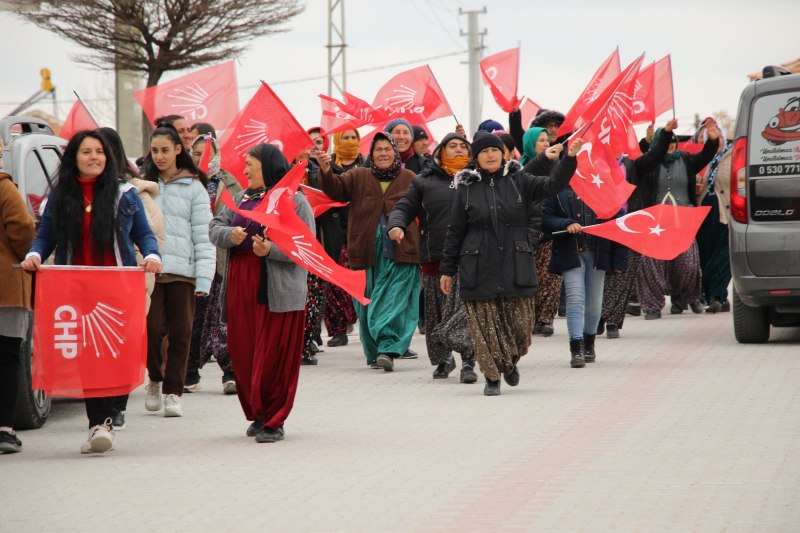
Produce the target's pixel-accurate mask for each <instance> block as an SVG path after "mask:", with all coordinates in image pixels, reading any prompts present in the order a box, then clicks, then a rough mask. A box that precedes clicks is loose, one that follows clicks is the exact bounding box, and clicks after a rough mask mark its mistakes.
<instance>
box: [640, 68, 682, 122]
mask: <svg viewBox="0 0 800 533" xmlns="http://www.w3.org/2000/svg"><path fill="white" fill-rule="evenodd" d="M674 107H675V104H674V98H673V95H672V64H671V60H670V56H666V57H664V58H662V59H660V60H659V61H657V62H655V63H652V64H650V65H647V66H646V67H645V68H643V69H642V70H641V71H639V76H638V77H637V78H636V88H635V90H634V93H633V114H632V116H631V118H632V120H633V123H634V124H646V123H652V122H655V120H656V118H658V117H659V116H660V115H661V114H662V113H664V112H666V111H669V110H670V109H673V108H674Z"/></svg>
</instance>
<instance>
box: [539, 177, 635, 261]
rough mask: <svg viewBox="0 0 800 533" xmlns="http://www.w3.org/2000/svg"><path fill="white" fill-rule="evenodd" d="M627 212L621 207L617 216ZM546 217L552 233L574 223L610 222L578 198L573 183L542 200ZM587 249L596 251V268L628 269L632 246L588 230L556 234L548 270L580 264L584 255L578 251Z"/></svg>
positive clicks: (548, 227) (547, 230)
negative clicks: (601, 236) (556, 194)
mask: <svg viewBox="0 0 800 533" xmlns="http://www.w3.org/2000/svg"><path fill="white" fill-rule="evenodd" d="M623 214H624V213H623V212H622V211H620V212H619V213H617V215H616V216H615V217H614V218H617V217H619V216H622V215H623ZM542 217H543V221H544V230H545V231H546V232H548V233H550V234H552V233H555V232H556V231H564V230H565V229H567V226H569V225H570V224H575V223H577V224H580V225H581V226H591V225H594V224H602V223H603V222H606V220H602V219H599V218H597V215H596V214H595V213H594V211H592V210H591V208H590V207H589V206H588V205H586V204H585V203H583V201H582V200H580V199H579V198H578V196H577V195H576V194H575V192H574V191H573V190H572V187H568V188H567V190H565V191H563V192H561V193H559V194H558V196H556V197H554V198H548V199H547V200H545V201H544V202H542ZM583 251H593V252H594V253H595V264H594V265H593V267H594V269H595V270H604V271H605V272H606V274H614V273H615V272H616V271H620V272H627V271H628V264H629V261H630V250H628V248H627V247H626V246H623V245H622V244H619V243H617V242H614V241H610V240H608V239H603V238H600V237H595V236H594V235H588V234H586V233H579V234H572V233H562V234H560V235H555V236H553V255H552V256H551V257H550V264H549V265H548V266H547V271H548V272H550V273H551V274H558V275H562V274H563V273H564V272H565V271H567V270H572V269H573V268H578V267H580V266H581V259H580V256H579V255H578V254H579V252H583Z"/></svg>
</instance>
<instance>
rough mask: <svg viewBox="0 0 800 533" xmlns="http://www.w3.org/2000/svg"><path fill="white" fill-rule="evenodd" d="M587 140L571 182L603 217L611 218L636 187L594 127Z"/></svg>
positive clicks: (579, 194)
mask: <svg viewBox="0 0 800 533" xmlns="http://www.w3.org/2000/svg"><path fill="white" fill-rule="evenodd" d="M583 140H584V143H583V146H582V147H581V151H580V152H578V156H577V157H578V168H577V169H576V170H575V175H573V176H572V179H571V180H570V185H571V186H572V189H573V190H574V191H575V193H576V194H577V195H578V196H580V197H581V198H582V199H583V201H584V202H585V203H586V205H588V206H589V207H591V208H592V211H594V212H595V213H596V214H597V216H598V217H599V218H611V217H613V216H614V215H616V214H617V213H618V212H619V210H620V209H621V208H622V206H623V205H624V204H625V202H627V201H628V197H630V195H631V193H632V192H633V190H634V189H635V188H636V187H635V186H633V185H631V184H630V183H628V182H627V181H625V175H624V174H623V172H622V169H621V168H620V166H619V163H617V161H616V159H614V156H613V155H612V154H611V149H610V147H609V146H608V144H604V143H602V142H601V141H600V140H599V139H598V137H597V134H596V133H595V132H594V131H592V130H591V129H590V131H588V132H587V133H586V134H585V135H584V137H583Z"/></svg>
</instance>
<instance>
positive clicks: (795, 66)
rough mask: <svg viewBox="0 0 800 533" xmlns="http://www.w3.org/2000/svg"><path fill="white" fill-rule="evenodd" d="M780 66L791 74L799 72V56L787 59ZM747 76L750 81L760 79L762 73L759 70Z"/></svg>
mask: <svg viewBox="0 0 800 533" xmlns="http://www.w3.org/2000/svg"><path fill="white" fill-rule="evenodd" d="M781 66H782V67H783V68H785V69H788V70H789V71H790V72H791V73H792V74H797V73H798V72H800V58H798V59H795V60H794V61H789V62H788V63H784V64H782V65H781ZM747 77H748V78H750V81H756V80H760V79H761V77H762V73H761V72H760V71H759V72H756V73H755V74H750V75H748V76H747Z"/></svg>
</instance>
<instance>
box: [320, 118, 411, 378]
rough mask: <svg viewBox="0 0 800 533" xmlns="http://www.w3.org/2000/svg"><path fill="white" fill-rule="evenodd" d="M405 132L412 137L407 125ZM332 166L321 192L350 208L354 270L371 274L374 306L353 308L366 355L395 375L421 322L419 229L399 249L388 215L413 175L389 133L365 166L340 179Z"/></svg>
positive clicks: (325, 163) (326, 164) (326, 162)
mask: <svg viewBox="0 0 800 533" xmlns="http://www.w3.org/2000/svg"><path fill="white" fill-rule="evenodd" d="M404 122H405V121H404ZM387 127H388V126H387ZM402 127H404V128H406V129H408V130H409V131H410V128H407V124H406V125H402ZM390 131H391V130H390ZM408 144H409V146H410V144H411V143H410V142H409V143H408ZM330 161H331V158H330V156H328V155H327V154H323V155H320V157H319V163H320V170H321V175H320V178H321V179H320V182H321V185H322V191H323V192H324V193H325V194H327V195H328V196H329V197H330V198H331V199H333V200H335V201H337V202H350V224H349V227H348V230H347V243H348V244H347V246H348V248H347V251H348V254H349V256H350V268H352V269H354V270H366V277H367V286H366V290H365V292H364V296H366V297H367V298H369V299H371V300H372V303H370V304H369V305H362V304H360V303H358V302H354V304H355V308H356V313H357V314H358V324H359V328H360V332H361V344H362V345H363V347H364V355H366V358H367V364H368V365H370V366H372V367H373V368H382V369H383V370H385V371H386V372H391V371H392V370H393V369H394V360H395V359H396V358H398V357H399V356H401V355H402V354H404V353H405V352H406V351H407V350H408V347H409V345H410V344H411V337H412V336H413V335H414V330H415V329H416V327H417V321H418V320H419V282H420V274H419V235H418V232H417V224H416V222H411V224H410V225H409V226H408V227H407V228H406V230H405V231H406V233H405V238H404V239H403V241H402V242H401V243H400V244H395V242H394V241H392V240H391V239H390V238H389V235H388V232H389V214H390V213H391V211H392V209H393V208H394V206H395V204H397V202H398V201H399V200H400V198H402V196H403V194H405V192H406V190H407V189H408V187H409V185H411V181H412V180H413V179H414V173H413V172H411V171H410V170H408V169H403V168H402V166H401V165H402V159H401V157H400V152H399V151H398V148H397V144H396V143H395V140H394V138H393V137H392V134H390V133H388V132H386V133H384V132H379V133H377V134H376V135H375V137H374V138H373V139H372V143H370V151H369V157H368V158H367V162H366V163H365V165H366V166H364V167H361V168H356V169H353V170H350V171H348V172H345V173H344V174H340V175H336V174H334V173H333V170H332V169H331V166H330Z"/></svg>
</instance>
